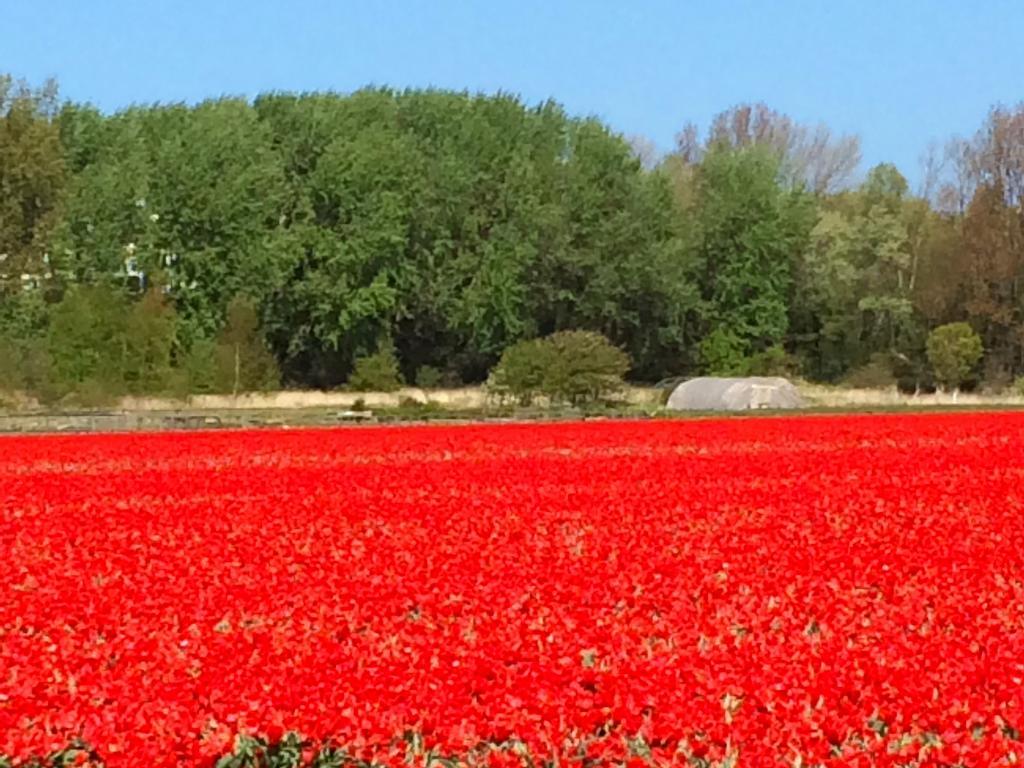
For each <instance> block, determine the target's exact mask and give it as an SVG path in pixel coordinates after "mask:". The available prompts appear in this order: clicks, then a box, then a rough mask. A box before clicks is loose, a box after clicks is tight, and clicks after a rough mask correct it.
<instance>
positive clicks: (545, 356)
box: [487, 339, 554, 405]
mask: <svg viewBox="0 0 1024 768" xmlns="http://www.w3.org/2000/svg"><path fill="white" fill-rule="evenodd" d="M553 354H554V350H553V348H552V347H551V345H550V344H549V343H548V342H547V340H546V339H529V340H528V341H520V342H518V343H517V344H513V345H512V346H511V347H507V348H506V349H505V351H504V352H503V353H502V355H501V360H499V361H498V364H497V365H496V366H495V367H494V370H493V371H491V375H490V377H489V378H488V380H487V388H488V389H489V390H490V391H491V392H492V393H494V394H496V395H498V396H499V398H501V399H504V398H506V397H511V398H512V399H514V400H515V401H516V402H518V403H519V404H520V405H530V403H532V402H533V400H534V398H536V397H537V396H538V395H541V394H546V393H545V391H544V381H545V376H546V375H547V371H548V370H549V369H550V368H552V367H553V366H554V358H553Z"/></svg>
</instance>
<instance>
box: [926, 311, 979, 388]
mask: <svg viewBox="0 0 1024 768" xmlns="http://www.w3.org/2000/svg"><path fill="white" fill-rule="evenodd" d="M925 348H926V351H927V354H928V362H929V363H930V364H931V366H932V370H933V371H934V372H935V380H936V381H937V382H938V383H939V384H941V385H942V386H943V387H945V388H947V389H953V390H959V389H960V385H961V384H962V383H963V382H964V380H965V379H967V377H968V376H970V374H971V372H972V371H973V370H974V367H975V366H976V365H977V364H978V361H980V360H981V356H982V353H983V352H984V349H983V347H982V344H981V337H980V336H978V334H977V333H975V332H974V329H973V328H971V326H970V325H968V324H967V323H948V324H947V325H940V326H939V327H938V328H936V329H935V330H934V331H932V332H931V333H930V334H928V341H927V343H926V346H925Z"/></svg>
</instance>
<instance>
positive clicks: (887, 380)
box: [841, 352, 896, 389]
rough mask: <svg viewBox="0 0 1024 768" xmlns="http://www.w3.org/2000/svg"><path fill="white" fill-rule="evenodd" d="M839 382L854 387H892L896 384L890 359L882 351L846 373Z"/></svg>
mask: <svg viewBox="0 0 1024 768" xmlns="http://www.w3.org/2000/svg"><path fill="white" fill-rule="evenodd" d="M841 383H842V385H843V386H845V387H853V388H854V389H892V388H893V387H894V386H896V374H895V373H894V372H893V365H892V360H891V359H890V357H889V355H887V354H885V353H884V352H879V353H876V354H874V355H872V356H871V359H870V360H869V361H868V362H867V363H865V364H864V365H862V366H860V367H858V368H854V369H853V370H852V371H850V372H849V373H848V374H846V376H844V377H843V380H842V382H841Z"/></svg>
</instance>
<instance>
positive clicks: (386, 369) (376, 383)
mask: <svg viewBox="0 0 1024 768" xmlns="http://www.w3.org/2000/svg"><path fill="white" fill-rule="evenodd" d="M403 383H404V382H403V381H402V373H401V371H400V370H399V368H398V358H396V357H395V347H394V344H392V343H391V340H390V339H387V340H385V341H384V342H382V343H381V344H380V345H379V347H378V348H377V351H376V352H374V353H373V354H372V355H366V356H363V357H359V358H357V359H356V363H355V367H354V368H353V370H352V375H351V376H349V379H348V387H349V389H352V390H355V391H356V392H395V391H397V390H399V389H401V388H402V385H403Z"/></svg>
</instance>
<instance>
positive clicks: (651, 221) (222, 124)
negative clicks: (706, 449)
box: [0, 77, 1024, 397]
mask: <svg viewBox="0 0 1024 768" xmlns="http://www.w3.org/2000/svg"><path fill="white" fill-rule="evenodd" d="M1022 126H1024V107H1017V108H1003V107H1000V108H996V109H994V110H993V111H992V112H991V113H990V114H989V115H988V117H987V118H986V121H985V123H984V125H983V126H982V127H981V129H980V130H979V132H978V134H977V135H976V136H975V137H973V138H968V139H957V140H954V141H952V142H951V143H950V147H949V151H948V152H947V157H948V162H947V163H946V164H945V166H941V165H940V164H936V165H935V166H934V167H932V170H931V172H930V175H929V185H928V189H926V190H922V193H921V194H914V193H912V192H911V190H910V189H909V185H908V183H907V181H906V179H905V178H904V176H903V175H902V174H901V173H900V172H899V170H897V169H896V168H895V167H894V166H892V165H887V164H883V165H879V166H878V167H876V168H873V169H871V170H869V171H868V172H867V173H866V174H864V177H863V179H862V180H859V181H858V180H857V178H856V173H857V168H858V165H859V161H860V151H859V140H858V139H857V137H854V136H837V135H834V134H832V133H831V132H830V131H829V129H828V128H827V127H826V126H805V125H801V124H799V123H797V122H796V121H794V120H792V119H791V118H789V117H787V116H785V115H782V114H781V113H778V112H775V111H773V110H771V109H770V108H768V107H766V106H765V105H761V104H754V105H738V106H736V107H733V108H731V109H730V110H727V111H725V112H723V113H722V114H721V115H719V116H718V117H716V118H715V119H714V120H713V121H712V124H711V125H710V126H709V129H708V131H707V133H706V136H705V137H704V138H703V139H702V138H701V135H700V132H699V131H698V130H697V128H695V127H694V126H687V127H684V129H683V130H682V131H681V133H680V140H679V146H678V147H677V148H676V149H675V150H674V151H672V152H669V153H668V154H666V155H664V156H660V157H659V156H658V155H657V153H656V151H655V150H654V149H653V148H652V145H651V144H650V142H647V141H645V140H643V138H642V137H630V138H627V137H624V136H622V135H620V134H618V133H616V132H615V131H614V130H612V129H611V128H610V127H609V126H607V125H606V124H604V123H602V122H601V121H599V120H597V119H594V118H589V117H576V116H572V115H569V114H567V113H566V111H565V110H564V109H563V108H562V107H561V106H560V105H559V104H557V103H555V102H544V103H541V104H535V105H531V104H527V103H524V102H523V101H522V100H521V99H520V98H518V97H516V96H513V95H510V94H506V93H498V94H493V95H480V94H469V93H459V92H450V91H440V90H410V91H395V90H391V89H386V88H368V89H365V90H361V91H358V92H355V93H352V94H347V95H343V94H334V93H312V94H288V93H268V94H264V95H261V96H259V97H258V98H256V99H255V100H254V101H247V100H243V99H229V98H224V99H216V100H210V101H206V102H203V103H200V104H196V105H184V104H156V105H151V106H135V107H131V108H129V109H125V110H122V111H120V112H117V113H115V114H104V113H102V112H100V111H99V110H97V109H95V108H93V107H92V106H90V105H88V104H78V103H62V102H61V101H60V100H59V98H58V95H57V90H56V86H55V84H53V83H46V84H43V85H42V86H41V87H38V88H34V87H32V86H30V85H28V84H26V83H20V82H16V81H14V80H13V79H11V78H8V77H0V366H2V367H3V368H4V370H3V371H0V387H4V388H8V389H9V388H24V389H27V390H30V391H33V392H36V393H37V394H40V395H41V396H46V397H62V396H64V395H67V394H69V393H71V394H73V393H75V392H78V391H79V390H82V389H95V390H103V391H107V392H109V393H111V394H120V393H145V392H161V391H217V390H220V391H224V390H229V391H233V390H237V389H238V388H239V387H241V388H247V387H266V386H276V385H278V384H281V385H285V386H293V387H333V386H337V385H342V384H344V383H345V382H346V381H348V379H349V378H350V376H351V375H352V373H353V370H354V366H355V365H356V362H357V361H359V360H366V359H368V358H371V357H372V356H373V355H374V354H375V353H376V352H377V351H378V350H381V349H388V350H390V352H389V354H393V358H394V361H395V364H397V366H398V368H399V370H398V372H397V373H398V375H399V376H400V378H401V379H403V380H406V381H418V380H424V381H442V380H443V381H445V382H459V381H462V382H481V381H483V380H485V379H486V377H487V375H488V372H489V371H490V370H491V369H492V368H493V366H494V365H495V364H496V363H497V362H498V360H499V359H500V358H501V356H502V353H503V352H504V351H505V350H507V349H508V348H510V347H511V346H512V345H515V344H517V343H518V342H522V341H526V340H530V339H534V338H540V337H545V336H549V335H551V334H554V333H558V332H563V331H588V332H594V333H599V334H601V335H603V336H604V337H606V338H607V339H608V340H609V341H610V342H611V343H612V344H613V345H614V346H615V347H616V348H617V349H620V350H622V351H623V352H624V353H625V354H626V355H628V358H629V361H630V368H629V371H630V374H629V375H630V376H631V377H632V378H633V379H636V380H640V381H656V380H658V379H661V378H664V377H669V376H675V375H680V374H689V373H704V372H710V373H732V372H743V371H750V370H760V369H761V368H763V367H764V366H765V365H766V362H765V361H769V362H771V366H770V367H773V366H776V364H778V365H783V364H784V365H785V367H786V369H787V370H792V371H795V372H796V373H799V374H800V375H803V376H805V377H807V378H811V379H816V380H823V381H842V380H844V379H849V378H851V377H853V378H856V377H857V376H858V372H862V371H863V370H867V369H870V370H871V371H877V370H878V369H879V368H885V369H887V370H888V371H889V373H890V374H891V375H892V377H893V378H894V379H901V380H903V381H904V383H907V384H908V385H909V386H920V385H921V384H922V383H929V382H930V376H931V374H930V373H929V372H930V371H931V364H930V363H929V355H928V351H927V339H928V338H929V333H930V332H931V331H932V330H933V329H935V328H937V327H939V326H943V325H948V324H950V323H959V322H963V323H967V324H968V325H969V326H970V327H971V328H972V329H973V330H974V331H975V332H976V333H977V334H978V336H979V338H980V339H981V341H982V344H983V348H984V359H983V361H982V366H981V374H982V376H983V379H984V380H985V381H986V382H991V383H998V382H1006V381H1010V380H1012V378H1013V377H1014V376H1016V375H1018V374H1021V373H1024V298H1022V294H1021V289H1020V285H1021V277H1022V271H1024V229H1022V225H1021V222H1022V221H1024V209H1022V207H1021V206H1022V199H1024V181H1022V179H1024V161H1022V160H1021V158H1024V127H1022ZM925 192H927V194H925ZM232 350H234V351H232ZM229 353H230V354H229ZM236 358H237V359H236ZM389 365H390V363H389ZM862 378H863V377H862Z"/></svg>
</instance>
